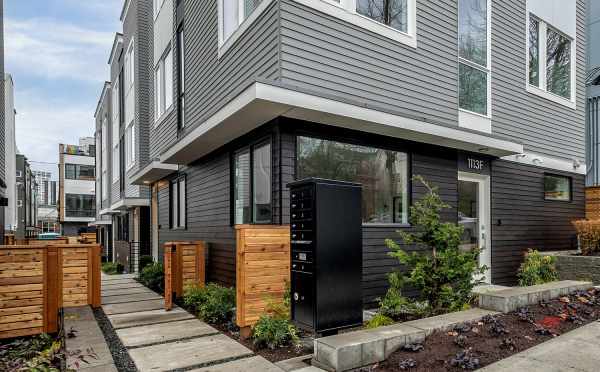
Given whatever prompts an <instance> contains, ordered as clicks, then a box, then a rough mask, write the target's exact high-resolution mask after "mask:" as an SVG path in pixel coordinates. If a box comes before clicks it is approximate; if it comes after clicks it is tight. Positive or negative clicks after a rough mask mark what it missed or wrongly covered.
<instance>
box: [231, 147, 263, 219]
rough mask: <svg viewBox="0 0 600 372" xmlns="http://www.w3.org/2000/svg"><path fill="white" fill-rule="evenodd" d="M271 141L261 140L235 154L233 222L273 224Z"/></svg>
mask: <svg viewBox="0 0 600 372" xmlns="http://www.w3.org/2000/svg"><path fill="white" fill-rule="evenodd" d="M271 170H272V169H271V142H261V143H259V144H257V145H253V146H250V147H248V148H246V149H243V150H241V151H239V152H237V153H236V154H235V156H234V172H235V174H234V184H235V186H234V203H235V205H234V211H235V212H234V213H235V216H234V219H235V220H234V223H235V224H245V223H271V221H272V203H271V199H272V191H271V190H272V188H271V186H272V178H271Z"/></svg>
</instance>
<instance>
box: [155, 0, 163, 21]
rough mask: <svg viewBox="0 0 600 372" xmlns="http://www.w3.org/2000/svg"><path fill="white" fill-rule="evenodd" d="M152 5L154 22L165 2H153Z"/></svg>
mask: <svg viewBox="0 0 600 372" xmlns="http://www.w3.org/2000/svg"><path fill="white" fill-rule="evenodd" d="M152 3H153V12H154V13H153V14H154V19H155V20H156V18H157V17H158V15H159V14H160V11H161V9H162V7H163V5H164V4H165V0H153V1H152Z"/></svg>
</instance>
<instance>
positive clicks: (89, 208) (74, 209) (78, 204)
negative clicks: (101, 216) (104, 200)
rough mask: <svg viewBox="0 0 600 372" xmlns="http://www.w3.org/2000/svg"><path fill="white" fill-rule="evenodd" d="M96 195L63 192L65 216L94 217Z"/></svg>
mask: <svg viewBox="0 0 600 372" xmlns="http://www.w3.org/2000/svg"><path fill="white" fill-rule="evenodd" d="M95 215H96V197H95V196H94V195H81V194H65V216H66V217H86V218H89V217H94V216H95Z"/></svg>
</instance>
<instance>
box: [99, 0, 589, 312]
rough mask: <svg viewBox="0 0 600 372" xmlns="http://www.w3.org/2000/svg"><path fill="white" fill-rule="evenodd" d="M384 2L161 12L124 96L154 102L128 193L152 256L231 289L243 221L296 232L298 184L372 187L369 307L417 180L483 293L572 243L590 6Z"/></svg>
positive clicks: (167, 0) (366, 273) (164, 1)
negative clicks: (192, 249) (199, 246)
mask: <svg viewBox="0 0 600 372" xmlns="http://www.w3.org/2000/svg"><path fill="white" fill-rule="evenodd" d="M129 3H130V2H129V1H127V2H126V4H125V5H126V6H127V4H129ZM134 3H135V2H133V1H132V2H131V4H134ZM383 4H384V5H383V6H384V7H383V8H382V7H381V6H380V5H381V3H379V2H374V1H368V0H355V1H346V0H344V1H334V0H262V1H247V0H231V1H222V0H210V1H201V2H197V1H189V0H188V1H186V0H155V1H153V4H152V6H153V9H152V12H151V14H152V21H151V23H150V24H151V27H150V29H149V31H150V35H151V36H150V37H149V39H148V40H151V44H152V45H151V46H150V49H151V50H152V52H151V53H149V54H148V55H146V56H144V55H140V53H138V54H137V57H136V58H148V61H146V62H145V64H144V66H148V65H149V66H152V68H151V69H150V71H152V75H151V76H150V77H148V75H147V74H146V72H147V71H146V70H145V69H144V68H141V67H139V66H135V69H136V77H137V76H138V75H144V77H145V78H147V79H148V80H147V82H151V83H152V85H146V89H143V88H141V87H140V88H137V85H136V90H135V91H136V94H141V95H144V94H148V93H149V92H150V99H149V100H148V102H153V103H154V104H153V105H148V106H146V107H145V109H147V111H145V112H146V113H151V115H148V116H147V117H146V118H145V119H141V120H140V121H136V125H137V126H138V127H139V128H140V129H139V133H138V132H136V133H137V134H138V137H136V142H135V146H132V147H133V148H136V149H137V151H139V152H140V153H141V154H143V153H144V152H145V151H147V152H146V155H145V157H144V155H142V156H137V158H136V165H135V166H134V167H133V168H132V170H133V171H132V172H131V173H127V174H126V178H125V182H126V185H127V187H130V186H129V185H132V186H131V187H133V185H138V186H137V187H139V190H140V192H141V193H140V194H139V199H140V202H141V200H145V202H148V203H149V204H146V205H149V210H150V213H149V215H150V226H151V231H149V232H148V233H149V235H150V236H149V238H148V239H149V240H150V241H151V242H152V250H151V252H152V254H153V256H154V257H155V259H157V260H160V259H161V256H162V249H161V247H162V244H163V243H164V242H167V241H171V240H203V241H206V242H207V243H208V244H209V253H208V262H207V276H208V278H207V279H208V280H209V281H215V282H219V283H222V284H227V285H233V284H235V277H236V275H235V244H236V241H235V226H236V225H239V224H276V225H279V224H284V225H285V224H289V223H290V209H289V199H290V196H289V190H288V188H287V187H286V185H287V184H288V183H290V182H292V181H294V180H299V179H303V178H307V177H320V178H329V179H337V180H345V181H354V182H357V183H361V184H362V185H363V197H362V214H363V227H362V229H363V296H364V301H365V303H369V302H372V301H374V299H375V298H376V297H378V296H381V295H382V294H384V293H385V290H386V286H387V273H389V272H390V271H391V270H394V269H396V268H397V262H396V261H395V260H394V259H392V258H390V257H389V256H388V255H387V252H388V249H387V248H386V247H385V244H384V239H385V238H390V237H392V238H393V237H395V231H397V230H401V229H411V226H410V220H409V210H410V205H411V204H412V203H413V202H414V201H416V200H418V199H419V198H420V197H421V196H422V195H423V194H424V192H425V191H426V190H425V189H424V188H423V187H422V186H421V185H420V184H419V183H418V182H413V181H412V179H413V176H416V175H420V176H423V177H424V178H425V179H426V180H428V181H430V182H431V183H433V184H434V185H435V186H437V187H438V188H439V191H440V194H441V195H442V197H443V199H444V200H445V201H446V202H447V203H448V204H449V205H450V206H451V207H452V209H450V210H448V211H447V212H446V213H445V215H444V218H445V219H447V220H449V221H455V222H458V223H460V224H462V225H463V226H464V227H465V234H464V237H463V240H464V241H463V244H464V246H465V248H468V247H480V248H483V252H482V254H481V255H480V261H481V264H483V265H486V266H488V268H489V271H488V273H487V275H486V280H487V281H489V282H492V283H496V284H511V283H514V282H515V280H516V276H515V274H516V270H517V268H518V266H519V264H520V263H521V261H522V257H523V252H525V251H526V250H527V249H528V248H537V249H540V250H548V249H568V248H571V247H573V246H574V244H575V234H574V230H573V228H572V226H571V220H573V219H577V218H581V217H582V216H583V215H584V178H585V173H586V166H585V163H584V157H585V146H584V144H585V138H584V137H585V136H584V131H585V87H584V80H585V48H586V41H585V39H586V35H585V8H586V4H585V1H584V0H568V1H565V0H550V1H548V0H546V1H541V0H508V1H499V0H443V1H437V2H431V1H422V0H399V1H396V2H384V3H383ZM129 6H130V7H131V6H132V5H129ZM137 6H138V7H139V4H137ZM138 14H139V12H138ZM124 27H125V23H124ZM124 35H125V33H124ZM122 38H123V41H122V42H121V46H120V47H119V46H116V47H114V48H113V52H112V53H111V55H122V54H123V53H125V52H123V51H126V50H128V49H127V48H128V46H127V45H128V42H126V41H125V40H124V39H125V36H123V37H122ZM119 48H120V49H119ZM111 58H114V57H111ZM137 63H138V65H141V61H140V60H137ZM144 77H141V79H144ZM116 79H118V77H117V76H116V75H115V74H113V76H111V81H112V82H113V83H112V94H115V83H114V82H115V81H117V80H116ZM139 83H140V82H139V81H138V82H137V83H136V84H139ZM103 96H105V94H103ZM104 99H106V98H104ZM113 101H114V99H113ZM114 107H116V106H115V105H113V115H112V117H113V119H114V118H115V115H114ZM96 119H97V120H98V117H97V118H96ZM144 120H147V121H146V122H144ZM112 127H113V130H114V128H115V125H114V123H113V125H112ZM142 128H145V130H146V131H144V130H141V129H142ZM124 129H125V128H120V133H123V132H124ZM109 137H111V136H110V135H109ZM113 140H114V136H113ZM115 143H116V142H113V144H115ZM142 143H143V144H145V146H146V147H143V146H141V145H139V144H142ZM142 149H143V151H142ZM107 151H108V153H109V154H112V155H113V156H115V155H117V154H118V151H113V149H110V146H109V149H107ZM102 155H103V156H105V155H104V154H102ZM123 158H124V157H123V156H122V155H121V156H120V159H121V161H122V159H123ZM125 158H126V157H125ZM113 161H114V158H113ZM113 172H114V168H113ZM113 179H114V173H113ZM124 188H125V187H124ZM142 191H143V192H142ZM112 192H113V193H114V192H115V189H114V187H113V190H112ZM111 211H112V212H111V213H114V208H112V206H111ZM340 213H343V211H340ZM114 229H115V219H113V230H114ZM134 230H135V229H134ZM113 235H114V234H113ZM409 249H417V247H409ZM340 259H343V257H340Z"/></svg>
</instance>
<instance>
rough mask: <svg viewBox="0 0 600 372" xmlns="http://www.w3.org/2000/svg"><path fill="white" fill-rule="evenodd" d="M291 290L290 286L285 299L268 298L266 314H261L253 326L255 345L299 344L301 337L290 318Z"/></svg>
mask: <svg viewBox="0 0 600 372" xmlns="http://www.w3.org/2000/svg"><path fill="white" fill-rule="evenodd" d="M291 300H292V299H291V292H290V288H289V286H286V291H285V293H284V296H283V301H275V300H273V299H268V300H267V301H268V302H267V307H266V309H265V310H266V312H265V314H263V315H261V317H260V319H259V320H258V322H257V323H256V324H255V325H254V327H253V328H252V339H253V342H254V345H255V346H257V347H259V348H261V347H262V348H264V347H267V348H269V349H271V350H275V349H277V348H282V347H288V346H298V344H299V342H300V339H299V337H298V329H297V328H296V326H294V325H293V324H292V322H291V320H290V311H291Z"/></svg>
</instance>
